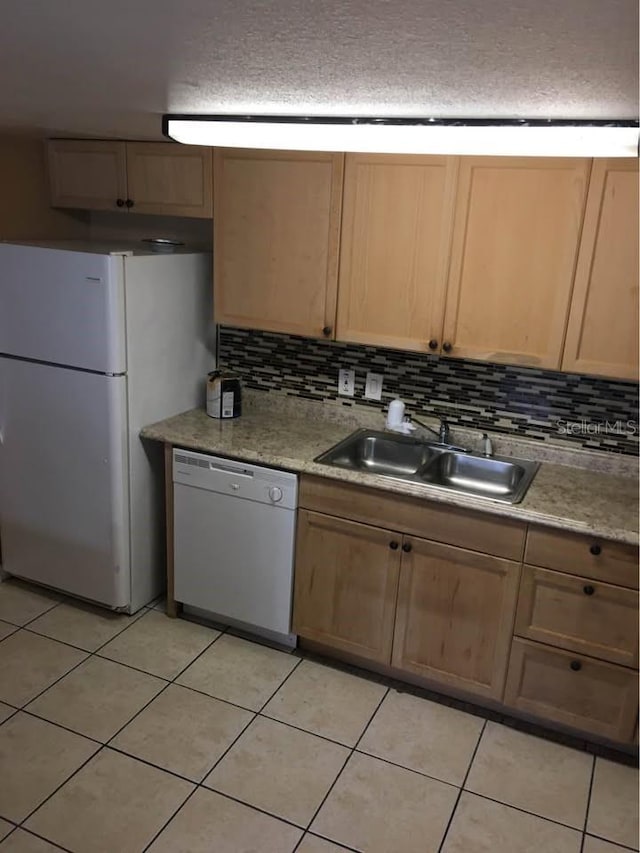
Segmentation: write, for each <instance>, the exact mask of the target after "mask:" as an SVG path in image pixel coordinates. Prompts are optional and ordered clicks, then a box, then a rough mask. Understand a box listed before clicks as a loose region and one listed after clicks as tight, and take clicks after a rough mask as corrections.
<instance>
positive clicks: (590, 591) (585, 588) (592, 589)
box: [582, 583, 596, 595]
mask: <svg viewBox="0 0 640 853" xmlns="http://www.w3.org/2000/svg"><path fill="white" fill-rule="evenodd" d="M582 591H583V592H584V594H585V595H593V593H594V592H595V591H596V588H595V587H594V586H591V584H590V583H588V584H587V585H586V586H583V587H582Z"/></svg>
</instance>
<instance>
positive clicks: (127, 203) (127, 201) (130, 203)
mask: <svg viewBox="0 0 640 853" xmlns="http://www.w3.org/2000/svg"><path fill="white" fill-rule="evenodd" d="M125 204H126V206H127V207H133V202H132V201H131V199H130V198H128V199H127V200H126V201H125Z"/></svg>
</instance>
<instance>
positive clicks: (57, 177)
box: [47, 139, 127, 210]
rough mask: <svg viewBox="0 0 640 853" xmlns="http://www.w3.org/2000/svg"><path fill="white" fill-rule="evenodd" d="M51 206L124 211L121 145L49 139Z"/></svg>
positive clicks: (124, 161)
mask: <svg viewBox="0 0 640 853" xmlns="http://www.w3.org/2000/svg"><path fill="white" fill-rule="evenodd" d="M47 154H48V159H49V186H50V192H51V205H52V207H76V208H80V209H87V210H117V209H118V207H117V206H116V205H117V200H118V199H119V200H120V201H122V205H121V206H120V209H121V210H126V207H125V206H124V202H125V200H126V198H127V155H126V149H125V143H124V142H102V141H99V140H94V139H86V140H76V139H51V140H49V141H48V142H47Z"/></svg>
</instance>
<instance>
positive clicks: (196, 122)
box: [162, 113, 639, 157]
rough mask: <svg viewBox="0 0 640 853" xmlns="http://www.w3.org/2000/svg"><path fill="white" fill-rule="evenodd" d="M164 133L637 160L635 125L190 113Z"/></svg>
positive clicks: (319, 146) (302, 145)
mask: <svg viewBox="0 0 640 853" xmlns="http://www.w3.org/2000/svg"><path fill="white" fill-rule="evenodd" d="M162 130H163V133H164V135H165V136H167V137H169V138H170V139H173V140H175V141H176V142H182V143H184V144H186V145H209V146H214V147H218V148H220V147H221V148H272V149H284V150H291V151H356V152H358V151H359V152H363V153H376V154H480V155H498V156H523V157H637V156H638V143H639V131H638V122H637V121H581V120H576V121H573V120H569V119H563V120H551V119H549V120H545V119H531V120H524V119H504V120H503V119H460V120H458V119H414V118H366V117H358V118H355V117H354V118H347V117H342V116H336V117H334V116H278V115H188V114H177V113H169V114H167V115H164V116H163V118H162Z"/></svg>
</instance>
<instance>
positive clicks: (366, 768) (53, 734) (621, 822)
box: [0, 581, 638, 853]
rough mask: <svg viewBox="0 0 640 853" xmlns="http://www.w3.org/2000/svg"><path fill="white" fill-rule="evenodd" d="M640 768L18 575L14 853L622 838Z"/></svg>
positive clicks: (305, 852) (396, 850)
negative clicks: (120, 611)
mask: <svg viewBox="0 0 640 853" xmlns="http://www.w3.org/2000/svg"><path fill="white" fill-rule="evenodd" d="M637 849H638V771H637V770H636V769H634V768H630V767H628V766H625V765H623V764H619V763H615V762H613V761H608V760H604V759H602V758H594V757H593V756H592V755H590V754H588V753H585V752H580V751H577V750H574V749H570V748H569V747H567V746H562V745H560V744H557V743H553V742H551V741H548V740H544V739H541V738H537V737H533V736H532V735H529V734H524V733H523V732H521V731H517V730H515V729H512V728H509V727H507V726H504V725H501V724H498V723H495V722H491V721H486V720H484V719H482V718H480V717H478V716H474V715H471V714H468V713H465V712H463V711H461V710H458V709H455V708H451V707H448V706H447V705H441V704H438V703H435V702H431V701H429V700H427V699H423V698H421V697H419V696H415V695H411V694H409V693H399V692H397V691H396V690H394V689H389V688H387V687H385V686H383V685H381V684H379V683H378V682H377V681H375V680H368V679H366V678H361V677H359V676H357V675H353V674H351V673H350V672H344V671H342V670H339V669H334V668H332V667H330V666H325V665H323V664H320V663H318V662H316V661H312V660H306V659H303V658H302V657H299V656H297V655H292V654H286V653H284V652H280V651H275V650H274V649H270V648H267V647H265V646H262V645H259V644H257V643H251V642H248V641H247V640H244V639H240V638H238V637H235V636H232V635H231V634H228V633H222V634H221V633H220V632H219V631H216V630H213V629H211V628H207V627H203V626H201V625H196V624H193V623H190V622H187V621H185V620H178V621H176V620H170V619H168V618H167V617H166V616H165V615H164V614H163V613H162V611H161V609H160V606H159V605H158V604H157V603H152V604H151V605H150V606H149V607H147V608H143V610H142V611H141V612H140V613H138V614H136V615H135V616H133V617H127V616H121V615H120V616H119V615H114V614H109V613H105V612H104V611H102V610H98V609H95V608H92V607H89V606H87V605H84V604H80V603H77V602H73V601H71V600H69V599H65V598H63V597H62V596H57V595H53V594H50V593H48V592H46V591H43V590H40V589H36V588H31V587H29V586H27V585H25V584H22V583H18V582H15V581H8V582H5V583H2V584H0V853H12V851H13V853H47V851H49V853H52V851H56V850H66V851H71V853H142V851H146V850H149V851H152V853H210V851H215V853H293V851H298V853H338V851H341V850H357V851H372V853H413V851H416V853H418V851H419V853H621V851H625V850H627V851H628V850H637Z"/></svg>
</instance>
